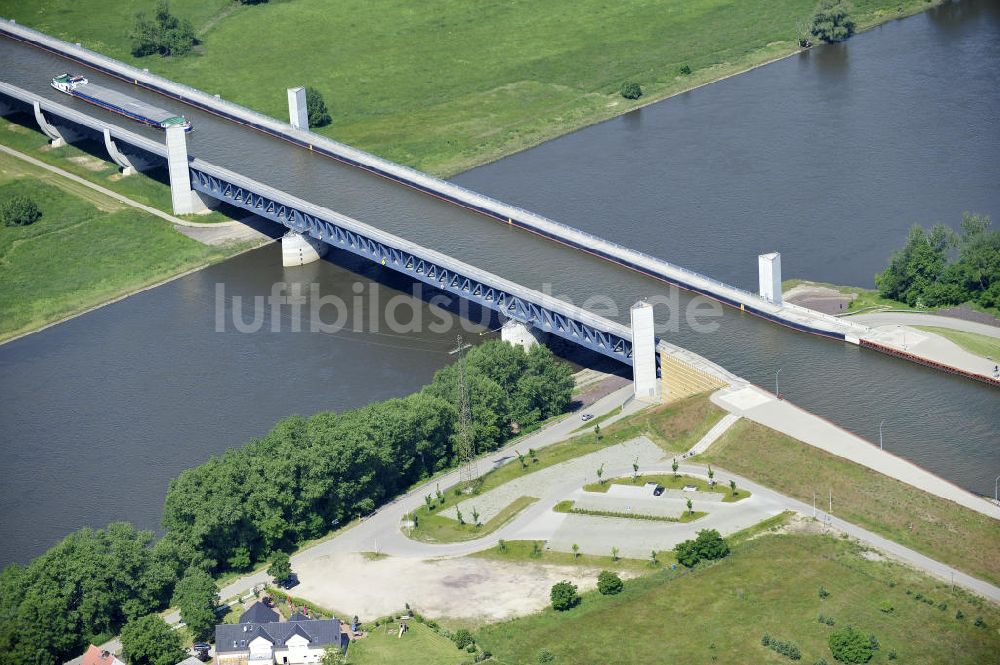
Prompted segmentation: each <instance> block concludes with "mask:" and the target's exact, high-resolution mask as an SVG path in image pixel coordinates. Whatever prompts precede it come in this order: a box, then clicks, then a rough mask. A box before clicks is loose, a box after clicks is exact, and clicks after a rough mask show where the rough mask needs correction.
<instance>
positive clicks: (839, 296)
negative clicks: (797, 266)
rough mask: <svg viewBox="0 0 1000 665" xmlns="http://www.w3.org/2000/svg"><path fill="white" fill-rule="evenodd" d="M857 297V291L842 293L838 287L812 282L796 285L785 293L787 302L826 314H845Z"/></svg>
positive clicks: (784, 296)
mask: <svg viewBox="0 0 1000 665" xmlns="http://www.w3.org/2000/svg"><path fill="white" fill-rule="evenodd" d="M857 297H858V296H857V294H856V293H841V292H840V291H837V290H836V289H831V288H829V287H827V286H820V285H819V284H811V283H805V284H799V285H798V286H794V287H792V288H791V289H789V290H788V291H785V293H784V295H783V298H784V299H785V301H786V302H790V303H793V304H795V305H801V306H802V307H808V308H809V309H813V310H816V311H817V312H823V313H824V314H843V313H844V312H846V311H847V307H848V305H850V304H851V301H852V300H854V299H855V298H857Z"/></svg>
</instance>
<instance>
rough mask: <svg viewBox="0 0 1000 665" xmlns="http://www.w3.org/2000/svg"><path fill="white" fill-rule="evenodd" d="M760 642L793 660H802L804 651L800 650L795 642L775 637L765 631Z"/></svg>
mask: <svg viewBox="0 0 1000 665" xmlns="http://www.w3.org/2000/svg"><path fill="white" fill-rule="evenodd" d="M760 644H761V646H765V647H767V648H768V649H771V650H772V651H775V652H777V653H780V654H781V655H782V656H786V657H788V658H790V659H791V660H800V659H801V658H802V652H801V651H799V647H798V646H796V645H795V644H794V643H792V642H784V641H782V640H779V639H775V638H773V637H771V636H770V635H768V634H767V633H764V636H763V637H762V638H760Z"/></svg>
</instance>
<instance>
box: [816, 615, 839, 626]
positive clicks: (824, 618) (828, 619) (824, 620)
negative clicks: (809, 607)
mask: <svg viewBox="0 0 1000 665" xmlns="http://www.w3.org/2000/svg"><path fill="white" fill-rule="evenodd" d="M816 620H817V621H819V622H820V623H825V624H826V625H827V626H832V625H833V624H835V623H836V621H834V619H833V617H828V616H826V615H823V614H820V615H819V616H818V617H816Z"/></svg>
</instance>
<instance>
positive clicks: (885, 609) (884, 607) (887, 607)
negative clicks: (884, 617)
mask: <svg viewBox="0 0 1000 665" xmlns="http://www.w3.org/2000/svg"><path fill="white" fill-rule="evenodd" d="M895 609H896V608H895V607H893V606H892V603H891V602H889V601H888V600H883V601H882V602H881V603H879V604H878V611H879V612H882V613H883V614H892V612H893V610H895Z"/></svg>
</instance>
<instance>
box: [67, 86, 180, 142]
mask: <svg viewBox="0 0 1000 665" xmlns="http://www.w3.org/2000/svg"><path fill="white" fill-rule="evenodd" d="M52 87H53V88H55V89H56V90H58V91H59V92H65V93H66V94H67V95H71V96H73V97H77V98H78V99H82V100H83V101H85V102H90V103H91V104H94V105H96V106H100V107H101V108H104V109H107V110H109V111H114V112H115V113H118V114H120V115H123V116H125V117H126V118H131V119H132V120H136V121H138V122H141V123H142V124H144V125H149V126H150V127H156V128H157V129H164V130H165V129H166V128H167V127H175V126H176V127H183V128H184V131H185V132H190V131H191V123H190V122H189V121H188V119H187V118H185V117H184V116H182V115H177V114H176V113H171V112H170V111H167V110H164V109H161V108H158V107H156V106H153V105H151V104H147V103H146V102H143V101H140V100H138V99H133V98H132V97H129V96H128V95H123V94H122V93H120V92H118V91H117V90H111V89H109V88H105V87H102V86H99V85H97V84H94V83H90V82H89V81H88V80H87V79H86V78H84V77H83V76H79V75H73V74H61V75H59V76H56V77H55V78H53V79H52Z"/></svg>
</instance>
